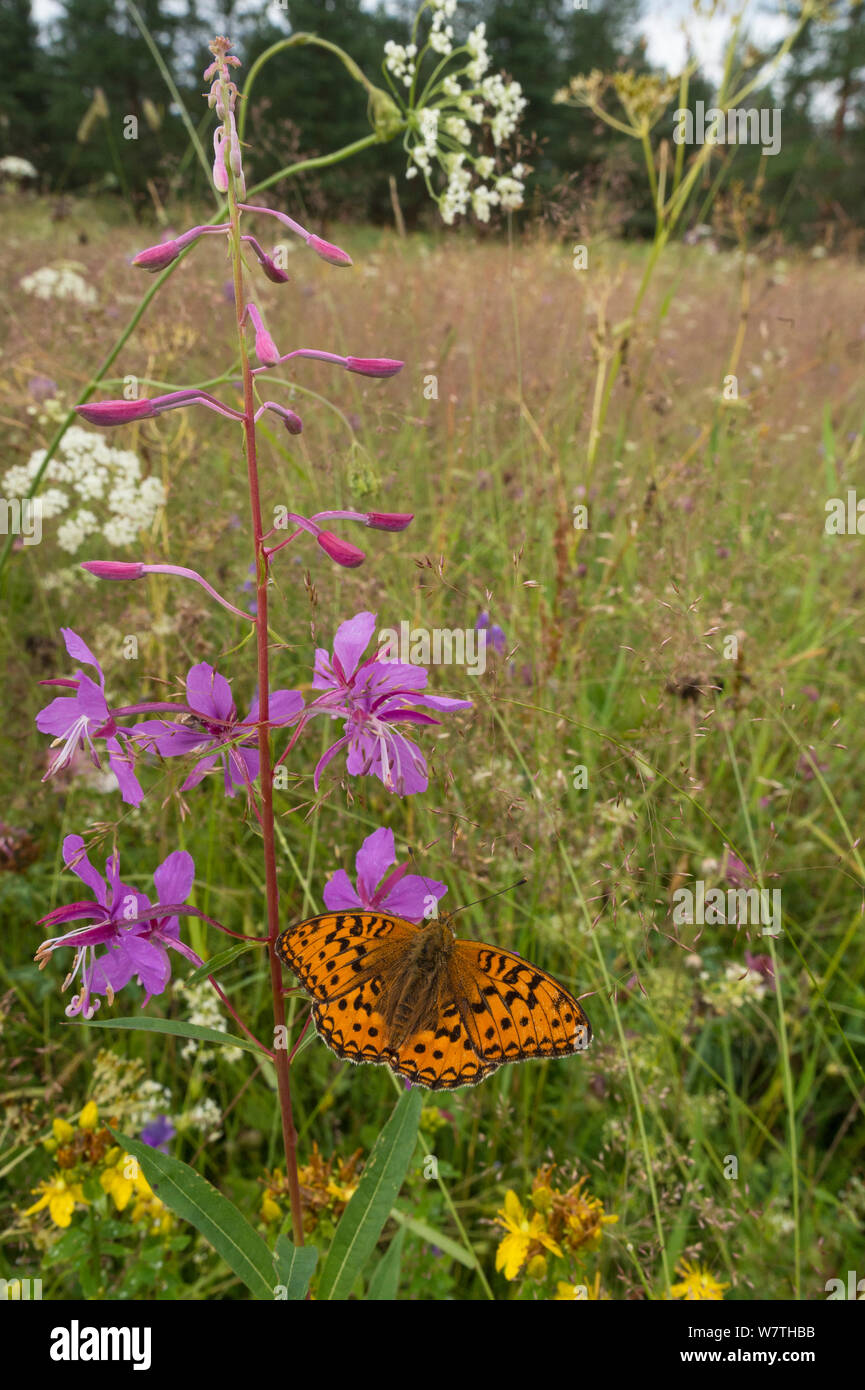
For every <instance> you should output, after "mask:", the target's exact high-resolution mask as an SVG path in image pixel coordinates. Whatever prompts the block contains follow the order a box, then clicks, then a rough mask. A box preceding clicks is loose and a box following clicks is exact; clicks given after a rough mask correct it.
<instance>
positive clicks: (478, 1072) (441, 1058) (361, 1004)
mask: <svg viewBox="0 0 865 1390" xmlns="http://www.w3.org/2000/svg"><path fill="white" fill-rule="evenodd" d="M379 988H380V985H379V981H378V980H377V979H373V980H371V981H370V982H369V983H368V984H365V985H362V986H360V988H358V989H357V990H356V991H355V992H354V993H353V994H348V995H343V996H342V998H340V999H336V1000H334V1001H332V1002H329V1003H327V1004H319V1003H314V1004H313V1006H312V1014H313V1018H314V1020H315V1026H316V1029H317V1030H318V1033H319V1036H320V1037H322V1038H323V1039H324V1041H325V1042H326V1043H327V1045H328V1047H329V1048H331V1049H332V1050H333V1051H334V1052H335V1053H336V1054H337V1056H339V1057H345V1058H346V1059H347V1060H348V1061H349V1062H378V1063H381V1064H383V1065H385V1066H388V1067H390V1069H391V1071H393V1072H396V1074H397V1075H398V1076H404V1077H405V1078H406V1080H408V1081H411V1082H413V1083H414V1084H415V1085H417V1086H426V1087H427V1088H428V1089H429V1090H431V1091H442V1090H453V1088H454V1087H455V1086H474V1085H476V1084H477V1083H478V1081H482V1080H483V1078H484V1077H485V1076H488V1075H489V1073H490V1072H491V1071H495V1070H496V1067H497V1066H498V1065H499V1063H498V1062H496V1063H494V1064H493V1065H489V1064H487V1063H485V1062H484V1061H483V1059H482V1058H481V1057H479V1056H478V1054H477V1052H476V1050H475V1048H474V1046H473V1045H472V1043H471V1042H470V1041H469V1038H468V1034H467V1032H466V1029H465V1026H464V1025H463V1023H462V1020H461V1018H460V1011H459V1008H458V1006H457V1005H456V1003H454V1002H450V1003H448V1004H445V1005H444V1006H443V1008H442V1010H441V1014H440V1016H439V1020H438V1026H437V1027H436V1028H435V1029H432V1028H425V1029H421V1030H419V1031H418V1032H416V1033H412V1034H411V1036H410V1037H408V1038H406V1040H405V1041H404V1042H402V1043H400V1044H399V1046H398V1047H396V1048H394V1047H392V1046H391V1045H390V1042H389V1038H388V1028H387V1024H386V1022H385V1020H384V1018H383V1017H382V1015H381V1014H380V1013H378V1012H377V1009H376V1001H377V997H378V991H379Z"/></svg>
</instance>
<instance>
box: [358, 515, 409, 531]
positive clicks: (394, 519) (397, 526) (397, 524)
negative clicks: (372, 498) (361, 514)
mask: <svg viewBox="0 0 865 1390" xmlns="http://www.w3.org/2000/svg"><path fill="white" fill-rule="evenodd" d="M413 521H414V512H367V516H366V524H367V526H371V527H372V528H373V530H374V531H404V530H405V528H406V527H407V526H410V525H411V523H412V522H413Z"/></svg>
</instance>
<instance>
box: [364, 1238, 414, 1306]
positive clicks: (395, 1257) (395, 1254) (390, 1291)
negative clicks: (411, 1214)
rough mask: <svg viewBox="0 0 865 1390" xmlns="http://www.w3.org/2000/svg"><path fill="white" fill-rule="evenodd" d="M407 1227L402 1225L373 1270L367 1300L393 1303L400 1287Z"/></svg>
mask: <svg viewBox="0 0 865 1390" xmlns="http://www.w3.org/2000/svg"><path fill="white" fill-rule="evenodd" d="M404 1240H405V1227H404V1226H400V1228H399V1230H398V1231H397V1233H396V1235H395V1236H394V1238H393V1240H392V1241H391V1243H390V1245H389V1246H388V1247H387V1249H386V1250H385V1252H384V1254H383V1255H382V1257H381V1259H380V1260H379V1262H378V1264H377V1265H376V1267H375V1269H374V1270H373V1272H372V1278H371V1279H370V1281H369V1288H368V1289H367V1291H366V1302H377V1303H393V1302H394V1300H395V1298H396V1295H397V1290H398V1289H399V1273H400V1264H401V1261H402V1247H403V1241H404Z"/></svg>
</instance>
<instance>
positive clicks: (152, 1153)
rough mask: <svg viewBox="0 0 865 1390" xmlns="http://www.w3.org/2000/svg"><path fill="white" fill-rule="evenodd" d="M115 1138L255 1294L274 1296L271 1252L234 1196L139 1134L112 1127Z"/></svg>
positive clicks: (169, 1203)
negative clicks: (130, 1134) (226, 1194)
mask: <svg viewBox="0 0 865 1390" xmlns="http://www.w3.org/2000/svg"><path fill="white" fill-rule="evenodd" d="M111 1133H112V1134H113V1135H114V1137H115V1139H116V1140H117V1142H118V1144H121V1145H122V1146H123V1148H124V1149H125V1150H126V1152H127V1153H130V1154H131V1155H132V1157H133V1158H136V1159H137V1160H138V1162H139V1163H140V1164H141V1168H142V1171H143V1173H144V1176H145V1177H146V1179H147V1181H148V1182H149V1183H150V1186H151V1187H152V1188H153V1191H154V1192H155V1193H156V1195H157V1197H159V1198H160V1200H161V1201H163V1202H164V1203H165V1205H166V1206H167V1207H170V1208H171V1210H172V1211H174V1212H176V1213H177V1215H178V1216H180V1217H182V1218H183V1220H184V1221H189V1222H191V1224H192V1225H193V1226H194V1227H195V1229H196V1230H197V1231H200V1232H201V1234H202V1235H203V1236H204V1239H205V1240H206V1241H207V1242H208V1243H209V1244H210V1245H212V1246H213V1248H214V1250H215V1251H216V1253H217V1255H221V1256H222V1258H223V1259H224V1260H225V1263H226V1264H227V1265H228V1266H229V1268H230V1269H232V1270H234V1273H235V1274H236V1275H237V1277H238V1279H241V1280H242V1281H243V1283H244V1284H245V1285H246V1287H247V1288H248V1289H249V1291H250V1293H251V1294H253V1295H254V1297H255V1298H262V1299H265V1298H266V1299H272V1298H273V1289H274V1284H275V1283H276V1280H275V1278H274V1267H273V1254H272V1253H271V1251H270V1249H269V1248H268V1246H267V1244H266V1242H265V1241H264V1240H262V1238H261V1236H260V1235H259V1234H258V1232H257V1231H256V1230H254V1229H253V1227H252V1226H250V1224H249V1222H248V1221H247V1219H246V1217H245V1216H244V1215H243V1213H242V1212H240V1211H238V1209H237V1207H236V1206H235V1205H234V1203H233V1202H230V1201H229V1200H228V1198H227V1197H223V1195H222V1193H221V1192H217V1190H216V1188H215V1187H211V1185H210V1183H209V1182H207V1181H206V1180H205V1179H204V1178H202V1177H201V1176H200V1174H198V1173H196V1171H195V1169H194V1168H190V1167H189V1164H188V1163H181V1161H180V1159H179V1158H172V1157H171V1155H170V1154H164V1153H160V1152H159V1150H158V1149H152V1148H150V1146H149V1144H143V1143H142V1142H141V1140H140V1139H130V1138H129V1137H128V1136H127V1135H125V1134H121V1133H119V1132H118V1131H115V1130H113V1129H112V1130H111Z"/></svg>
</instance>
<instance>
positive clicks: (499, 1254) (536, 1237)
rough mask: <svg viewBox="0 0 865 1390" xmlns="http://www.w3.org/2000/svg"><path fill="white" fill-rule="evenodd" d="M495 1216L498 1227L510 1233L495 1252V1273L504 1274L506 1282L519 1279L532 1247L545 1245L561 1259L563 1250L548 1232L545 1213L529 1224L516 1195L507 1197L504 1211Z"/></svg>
mask: <svg viewBox="0 0 865 1390" xmlns="http://www.w3.org/2000/svg"><path fill="white" fill-rule="evenodd" d="M496 1216H497V1223H496V1224H497V1225H499V1226H503V1227H504V1229H505V1230H506V1231H507V1232H508V1234H507V1235H506V1236H505V1237H504V1239H503V1240H502V1241H501V1242H500V1244H499V1248H498V1250H497V1251H496V1269H497V1270H499V1271H501V1270H504V1275H505V1278H506V1279H516V1277H517V1275H518V1274H519V1272H520V1269H521V1268H522V1266H523V1264H524V1263H525V1260H526V1257H527V1256H528V1253H529V1248H530V1246H532V1245H535V1244H537V1245H542V1246H543V1248H544V1249H545V1250H549V1251H551V1252H552V1254H554V1255H561V1253H562V1252H561V1250H560V1249H559V1247H558V1245H556V1242H555V1241H554V1240H553V1238H552V1236H551V1235H550V1234H549V1232H548V1231H547V1229H546V1222H545V1221H544V1217H543V1215H542V1213H541V1212H539V1211H536V1212H535V1214H534V1215H533V1217H532V1219H531V1220H528V1218H527V1217H526V1213H525V1211H524V1210H523V1206H522V1203H521V1202H520V1199H519V1197H518V1196H517V1194H516V1192H513V1191H508V1192H506V1193H505V1205H504V1208H503V1209H502V1210H500V1211H499V1212H497V1213H496Z"/></svg>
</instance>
